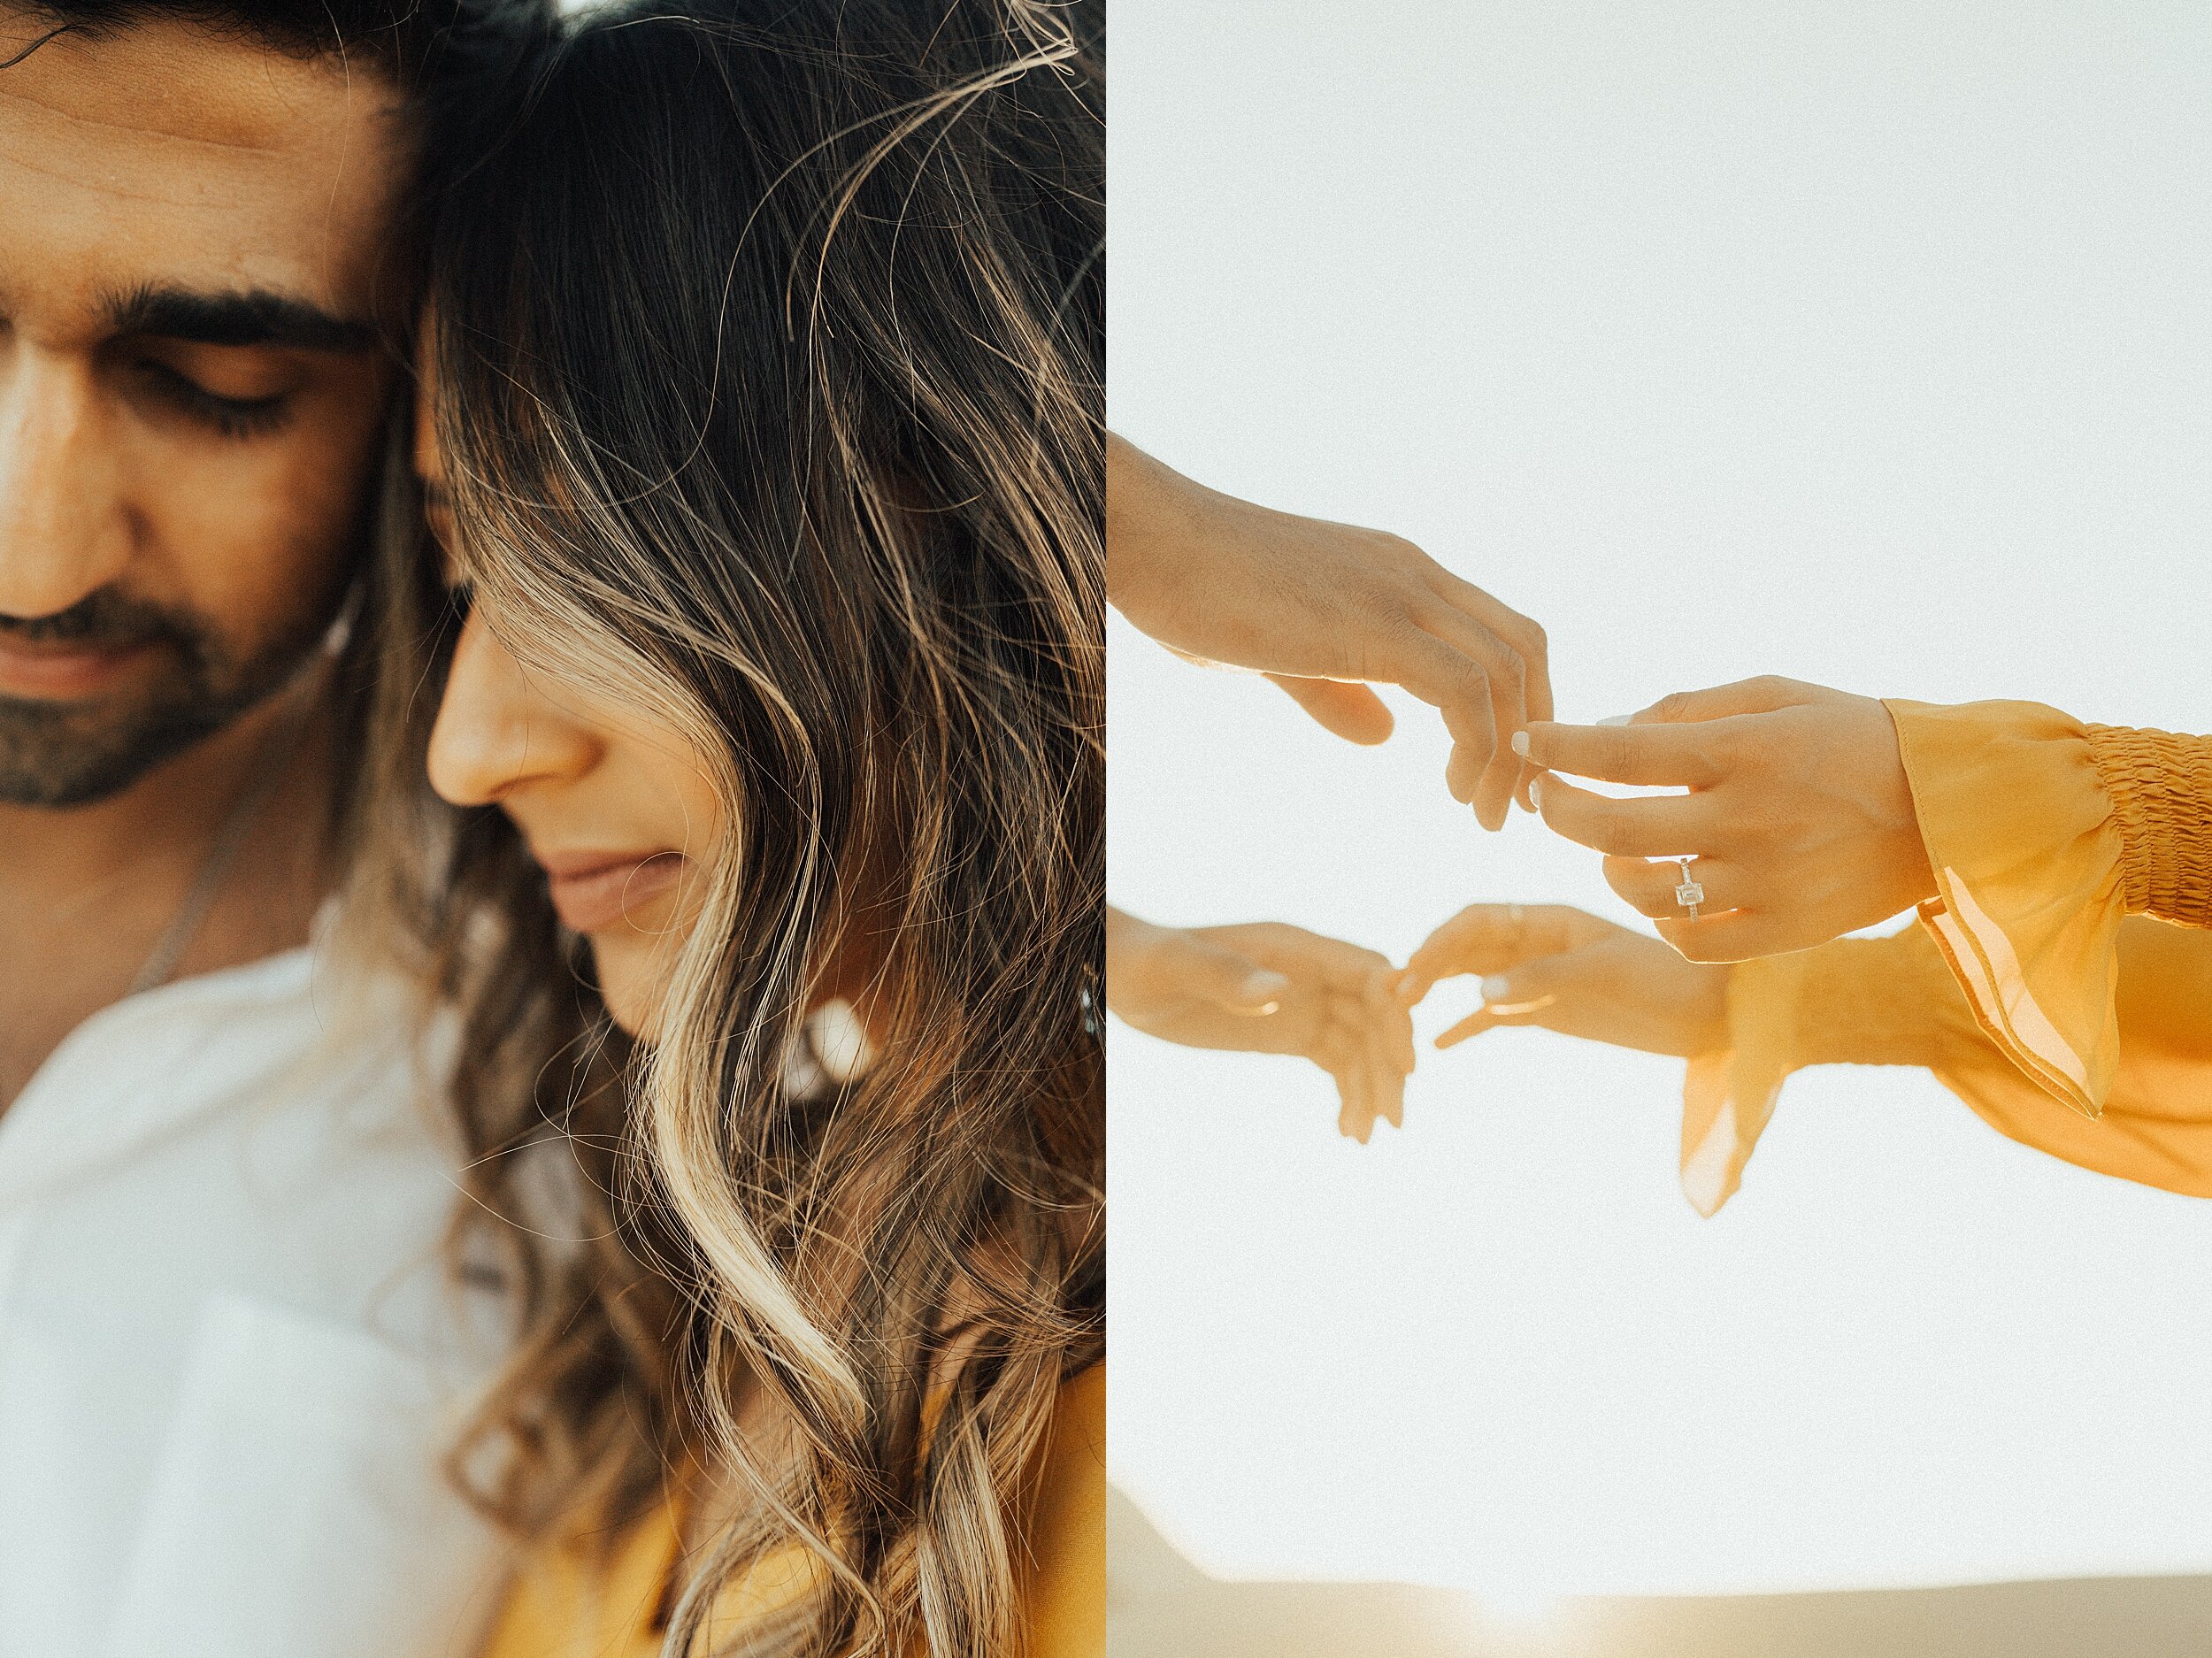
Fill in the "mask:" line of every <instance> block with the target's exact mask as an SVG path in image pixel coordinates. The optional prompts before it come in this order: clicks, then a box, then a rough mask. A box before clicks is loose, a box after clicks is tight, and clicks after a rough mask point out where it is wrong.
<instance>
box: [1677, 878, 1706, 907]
mask: <svg viewBox="0 0 2212 1658" xmlns="http://www.w3.org/2000/svg"><path fill="white" fill-rule="evenodd" d="M1674 902H1677V903H1678V904H1680V905H1681V906H1682V907H1683V908H1684V909H1685V910H1687V909H1689V908H1690V907H1691V906H1692V905H1693V904H1701V903H1703V902H1705V889H1704V888H1703V887H1701V886H1699V885H1698V884H1697V883H1696V882H1695V881H1694V880H1692V879H1690V878H1689V877H1688V876H1686V875H1685V876H1684V877H1683V878H1682V885H1681V886H1679V887H1676V888H1675V889H1674Z"/></svg>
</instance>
